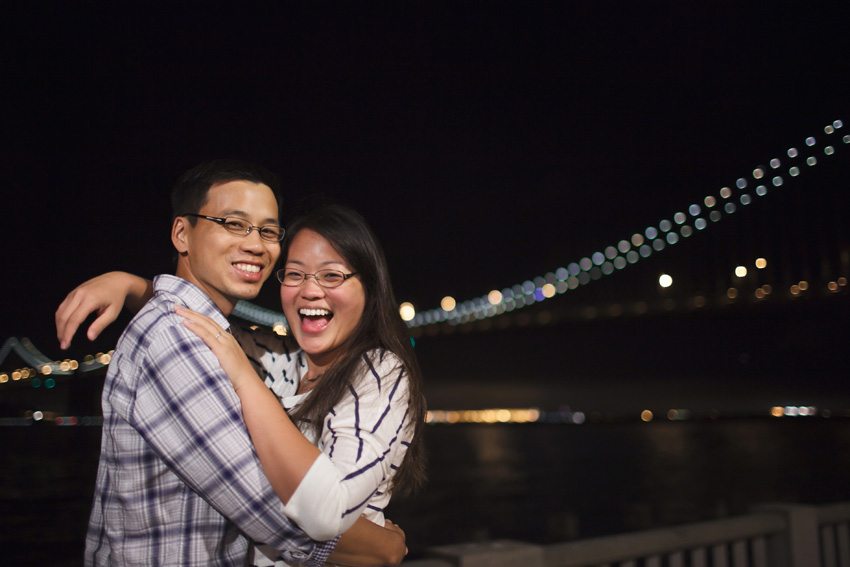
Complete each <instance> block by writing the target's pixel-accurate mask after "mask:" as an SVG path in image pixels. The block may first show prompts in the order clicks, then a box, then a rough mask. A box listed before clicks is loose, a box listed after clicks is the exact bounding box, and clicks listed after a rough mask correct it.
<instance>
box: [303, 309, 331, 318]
mask: <svg viewBox="0 0 850 567" xmlns="http://www.w3.org/2000/svg"><path fill="white" fill-rule="evenodd" d="M298 313H299V314H301V315H304V316H305V317H321V316H323V315H330V314H331V312H330V311H328V310H327V309H299V310H298Z"/></svg>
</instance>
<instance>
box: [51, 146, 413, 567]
mask: <svg viewBox="0 0 850 567" xmlns="http://www.w3.org/2000/svg"><path fill="white" fill-rule="evenodd" d="M172 206H173V213H174V220H173V224H172V230H171V241H172V244H173V245H174V247H175V249H176V250H177V253H178V257H177V268H176V272H175V275H174V276H171V275H161V276H158V277H157V278H156V279H155V280H154V284H153V291H154V293H155V295H154V297H153V298H152V299H151V300H150V301H149V302H147V304H145V306H144V307H142V308H141V311H140V312H139V313H138V315H137V316H136V317H135V318H134V319H133V321H132V322H131V323H130V325H129V326H128V327H127V329H126V330H125V331H124V333H123V334H122V336H121V338H120V339H119V341H118V345H117V346H116V348H115V352H114V354H113V357H112V361H111V363H110V367H109V371H108V373H107V375H106V380H105V383H104V391H103V399H102V404H103V438H102V442H101V455H100V465H99V468H98V475H97V484H96V489H95V496H94V503H93V507H92V514H91V518H90V522H89V530H88V534H87V538H86V552H85V563H86V565H92V566H94V565H144V566H151V565H162V564H173V565H187V566H188V565H198V566H200V565H204V566H207V565H244V563H245V558H246V553H247V547H248V541H249V539H250V540H255V541H260V542H263V543H266V544H269V545H271V546H273V547H275V548H276V549H279V550H280V551H281V552H282V556H283V558H284V559H285V560H286V561H287V562H290V563H296V562H297V563H307V564H310V565H319V564H321V563H324V561H325V560H326V559H327V558H328V555H329V553H330V552H331V551H332V550H333V547H334V543H335V540H331V541H330V542H327V543H324V544H317V543H316V542H314V541H312V540H310V538H309V537H308V536H307V535H306V534H305V533H303V532H302V531H301V530H300V529H299V528H298V527H297V526H296V525H295V524H294V523H293V522H292V521H291V520H290V519H289V518H288V517H287V516H286V515H285V514H284V513H283V508H284V507H283V506H282V505H281V502H280V500H279V499H278V498H277V496H276V495H275V493H274V491H273V489H272V488H271V486H270V484H269V482H268V480H267V479H266V477H265V475H264V474H263V471H262V468H261V466H260V463H259V460H258V459H257V456H256V453H255V451H254V449H253V446H252V445H251V441H250V438H249V436H248V433H247V430H246V428H245V426H244V423H243V421H242V418H241V412H240V404H239V399H238V398H237V397H236V394H235V393H234V392H233V388H232V387H231V385H230V381H229V380H228V378H227V376H226V375H225V374H224V372H223V371H222V370H221V368H220V366H219V364H218V361H217V360H216V358H215V356H214V355H213V354H212V353H211V352H210V350H209V349H208V348H207V347H206V345H204V343H203V342H202V341H201V340H200V339H198V338H197V336H196V335H194V334H193V333H192V332H190V331H188V330H187V329H186V328H185V327H184V324H183V319H182V318H181V317H179V316H178V315H176V314H175V312H174V306H175V305H183V306H185V307H188V308H189V309H192V310H194V311H197V312H199V313H202V314H205V315H207V316H209V317H211V318H213V319H214V320H215V321H216V322H217V323H218V324H219V325H221V327H222V328H223V329H225V330H228V331H229V330H230V325H229V323H228V321H227V318H226V317H227V316H228V315H230V313H231V312H232V310H233V308H234V306H235V305H236V302H237V301H239V300H240V299H253V298H254V297H256V295H257V293H258V292H259V291H260V288H261V286H262V284H263V282H265V280H266V279H267V278H268V276H269V275H270V274H271V273H272V270H273V268H274V265H275V263H276V262H277V259H278V256H279V254H280V239H281V238H282V236H283V229H282V228H281V227H280V225H279V220H278V219H279V199H278V195H277V187H276V182H275V180H274V176H272V175H271V174H270V173H268V172H266V171H265V170H263V169H262V168H259V167H256V166H252V165H248V164H244V163H240V162H234V161H217V162H210V163H206V164H201V165H199V166H197V167H195V168H193V169H192V170H190V171H188V172H187V173H185V174H184V175H183V176H182V177H181V178H180V180H179V181H178V182H177V184H176V186H175V188H174V191H173V194H172ZM140 295H145V294H144V293H141V294H140ZM63 307H66V308H67V306H66V305H65V304H63ZM62 310H63V308H62V307H60V312H61V311H62ZM59 320H60V315H59V313H57V322H58V321H59ZM66 322H67V320H66ZM78 323H79V322H77V323H76V324H78ZM90 333H91V330H90ZM66 344H67V341H63V346H66ZM322 458H326V457H324V456H319V459H322ZM313 470H314V469H312V468H311V469H310V470H308V471H307V472H306V474H305V476H304V478H303V479H302V484H303V485H305V486H306V485H309V483H310V476H311V474H312V473H313ZM311 497H312V495H311V494H309V491H296V494H294V495H293V497H292V498H291V499H290V501H289V503H287V505H292V506H297V507H298V508H299V509H309V507H310V505H311ZM296 498H299V501H298V502H297V503H296V502H294V500H295V499H296ZM365 524H370V522H367V521H365V520H362V521H361V528H360V529H361V532H358V533H362V529H371V528H368V527H363V526H365ZM377 529H379V530H382V531H385V532H387V533H391V532H390V530H384V528H377ZM375 534H376V532H370V535H369V538H373V539H369V538H367V539H368V541H369V542H370V545H373V544H372V543H371V542H378V541H379V540H380V538H383V537H385V535H384V534H379V535H378V536H375ZM374 537H377V538H378V539H374ZM363 541H366V540H362V541H360V542H358V543H363ZM402 541H403V540H402ZM384 543H387V540H380V543H377V545H383V544H384ZM395 543H397V542H395ZM401 545H402V547H403V543H402V544H401ZM353 549H354V548H352V553H354V551H353ZM356 549H361V548H359V547H358V548H356ZM343 551H344V550H343ZM347 559H349V560H351V559H354V560H357V557H356V556H352V555H348V556H347Z"/></svg>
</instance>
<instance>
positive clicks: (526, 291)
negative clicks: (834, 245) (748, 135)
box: [399, 120, 850, 328]
mask: <svg viewBox="0 0 850 567" xmlns="http://www.w3.org/2000/svg"><path fill="white" fill-rule="evenodd" d="M843 125H844V124H843V122H842V121H841V120H836V121H834V122H833V123H832V124H830V125H828V126H826V127H824V129H823V130H824V134H825V135H826V136H827V137H828V138H827V141H828V142H832V136H833V135H834V134H836V132H837V131H838V130H840V129H841V128H842V127H843ZM840 142H841V143H843V144H845V145H846V144H850V135H844V136H843V137H842V138H840ZM837 143H838V140H836V141H835V142H832V143H827V144H825V145H824V146H823V150H822V151H821V150H818V149H817V145H818V141H817V139H816V138H815V137H813V136H810V137H808V138H806V140H805V147H804V148H802V149H798V148H796V147H790V148H788V150H787V151H786V155H787V157H788V163H786V164H783V160H782V159H779V158H773V159H771V160H770V162H769V166H758V167H756V168H755V169H753V171H752V174H751V178H746V177H741V178H739V179H737V180H736V182H735V184H734V188H732V187H722V188H721V189H720V191H719V194H718V196H715V195H708V196H706V197H705V198H704V199H703V200H702V203H701V204H700V203H693V204H691V205H689V206H688V207H687V208H685V209H684V210H682V211H680V212H677V213H675V214H674V215H673V216H672V221H671V220H669V219H663V220H661V221H660V222H658V223H657V224H656V225H651V226H648V227H647V228H646V229H645V230H644V231H643V233H635V234H633V235H632V236H631V237H629V238H627V239H623V240H620V241H619V242H617V243H616V244H612V245H610V246H607V247H606V248H604V249H603V250H600V251H596V252H593V253H592V254H590V255H588V256H585V257H583V258H581V259H579V260H578V261H576V262H571V263H569V264H567V265H566V267H560V268H558V269H557V270H555V271H554V272H548V273H546V274H545V275H543V276H537V277H535V278H532V279H529V280H526V281H524V282H523V283H521V284H516V285H514V286H511V287H506V288H504V289H502V290H501V291H500V290H497V289H494V290H492V291H490V292H489V293H487V294H486V295H483V296H481V297H475V298H473V299H469V300H466V301H463V302H458V301H456V300H455V299H454V298H452V297H445V298H443V301H442V302H441V304H440V307H437V308H434V309H429V310H427V311H422V312H417V311H416V309H415V307H414V306H413V305H412V304H411V303H408V302H405V303H403V304H402V305H401V306H400V309H399V312H400V313H401V317H402V319H404V320H405V321H406V322H407V326H408V327H409V328H417V327H425V326H428V325H435V324H440V323H448V324H450V325H463V324H464V323H469V322H473V321H477V320H481V319H487V318H490V317H495V316H498V315H502V314H505V313H509V312H511V311H515V310H517V309H521V308H523V307H528V306H530V305H534V304H536V303H540V302H542V301H545V300H547V299H551V298H553V297H555V296H557V295H560V294H563V293H566V292H567V291H570V290H574V289H577V288H578V287H580V286H583V285H587V284H588V283H590V282H592V281H595V280H598V279H600V278H602V277H604V276H609V275H611V274H613V273H615V272H617V271H619V270H622V269H624V268H626V267H628V266H629V265H632V264H635V263H637V262H639V261H640V260H643V259H646V258H649V257H650V256H651V255H653V254H655V253H658V252H661V251H662V250H664V249H665V248H667V247H668V246H673V245H675V244H677V243H679V242H681V241H682V239H686V238H688V237H690V236H691V235H693V234H695V232H696V231H702V230H705V229H707V228H708V227H709V226H711V224H714V223H718V222H720V221H721V220H722V219H723V218H724V217H728V216H730V215H733V214H734V213H735V212H736V211H738V208H739V206H741V207H745V206H747V205H750V204H752V203H753V202H754V201H755V199H756V198H758V197H764V196H766V195H767V194H768V193H769V192H771V191H772V190H775V189H778V188H780V187H782V186H783V185H784V184H785V182H786V177H785V175H787V176H789V177H792V178H794V177H797V176H799V175H800V173H802V171H803V164H805V166H808V167H809V168H811V167H814V166H815V165H817V164H818V163H819V156H818V154H819V153H822V155H823V156H824V158H828V157H830V156H832V155H834V154H835V151H836V148H835V145H833V144H837ZM804 154H808V155H805V156H804ZM786 168H787V169H786ZM736 189H737V192H736Z"/></svg>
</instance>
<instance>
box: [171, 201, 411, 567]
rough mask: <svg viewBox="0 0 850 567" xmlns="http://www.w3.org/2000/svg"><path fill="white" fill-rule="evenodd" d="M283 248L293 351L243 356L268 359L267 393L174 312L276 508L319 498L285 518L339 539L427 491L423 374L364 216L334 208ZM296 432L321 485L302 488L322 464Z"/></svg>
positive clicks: (318, 213) (209, 336)
mask: <svg viewBox="0 0 850 567" xmlns="http://www.w3.org/2000/svg"><path fill="white" fill-rule="evenodd" d="M282 250H283V255H282V259H283V268H282V269H281V270H279V271H278V279H279V280H280V281H281V283H282V285H281V303H282V306H283V311H284V314H285V315H286V318H287V321H288V322H289V327H290V330H291V334H292V337H293V338H294V339H295V341H296V342H297V344H298V347H300V350H292V351H291V352H290V353H289V356H285V355H282V354H281V353H269V352H266V351H265V350H264V348H260V349H258V350H257V351H256V352H251V353H249V354H251V355H252V357H254V358H262V357H264V356H265V357H266V358H269V359H274V360H276V361H277V364H276V366H275V365H274V364H268V363H267V364H266V365H265V366H266V367H267V369H268V367H269V366H273V367H274V372H275V373H276V374H277V376H276V378H279V379H276V380H275V381H274V384H273V385H272V386H271V388H272V390H274V394H272V392H271V391H270V389H269V388H268V387H266V385H264V383H263V381H262V380H261V379H259V377H258V375H257V373H256V371H255V369H254V367H253V366H252V364H251V362H250V361H249V360H248V358H247V356H246V354H245V352H243V350H242V348H240V346H239V344H238V343H237V342H236V340H235V339H234V338H233V337H232V336H230V335H228V334H227V333H222V330H221V328H220V327H218V326H217V325H216V324H215V323H214V322H213V321H212V320H210V319H207V318H205V317H203V316H201V315H199V314H197V313H194V312H191V311H188V310H185V309H179V308H178V313H179V314H181V315H183V316H184V317H186V320H187V321H186V325H187V327H189V328H190V329H192V330H193V331H195V332H196V333H197V334H198V336H199V337H200V338H201V339H203V340H204V341H205V342H206V343H207V344H208V345H209V346H210V348H211V349H212V351H213V352H214V353H215V354H216V356H217V357H218V358H219V361H220V362H221V364H222V368H223V369H224V370H225V372H227V374H228V376H229V377H230V379H231V380H232V382H233V385H234V388H235V390H236V392H237V394H238V396H239V398H240V401H241V403H242V408H243V417H244V419H245V423H246V425H247V427H248V430H249V432H250V434H251V438H252V441H253V442H254V445H255V447H256V449H257V454H258V455H259V457H260V461H261V463H262V465H263V468H264V471H265V472H266V474H267V476H268V477H269V480H270V481H271V483H272V486H273V487H274V488H275V491H276V493H277V494H278V496H279V497H280V498H281V500H282V501H283V502H284V503H287V502H289V500H290V498H291V497H292V495H293V493H294V492H295V490H296V488H299V489H301V490H322V491H323V492H322V494H325V495H326V505H323V506H321V507H320V509H313V510H309V511H300V510H290V509H289V508H285V511H286V513H287V514H290V513H292V514H294V515H295V516H297V517H294V518H293V519H295V520H296V521H298V522H299V523H301V522H319V523H328V524H331V525H333V524H334V523H336V524H337V525H338V530H337V533H341V532H343V531H345V530H346V529H347V528H348V527H350V526H351V524H352V523H353V522H354V521H355V520H356V519H357V518H358V517H359V516H360V515H361V514H364V515H366V516H367V517H368V518H369V519H371V520H372V521H374V522H376V523H378V524H380V525H383V523H384V518H383V512H382V510H383V508H384V507H385V506H386V504H387V503H388V502H389V499H390V496H391V494H404V493H408V492H411V491H412V490H415V489H416V488H418V487H420V486H421V485H422V483H423V481H424V459H423V448H422V440H421V428H422V425H423V423H424V418H425V415H424V414H425V401H424V396H423V393H422V383H421V376H420V372H419V368H418V364H417V362H416V359H415V355H414V353H413V349H412V346H411V343H410V340H409V338H408V336H407V329H406V327H405V325H404V323H403V322H402V321H401V319H400V317H399V316H398V311H397V307H396V305H397V304H396V302H395V298H394V294H393V291H392V287H391V284H390V279H389V273H388V270H387V266H386V260H385V258H384V255H383V252H382V251H381V247H380V245H379V244H378V242H377V240H376V239H375V237H374V234H373V233H372V231H371V230H370V229H369V227H368V225H367V224H366V222H365V221H364V220H363V218H362V217H361V216H360V215H358V214H357V213H356V212H354V211H353V210H351V209H348V208H346V207H342V206H339V205H327V206H323V207H320V208H318V209H316V210H314V211H313V212H312V213H310V214H308V215H307V216H305V217H302V218H300V219H298V220H296V221H295V222H294V223H292V225H291V226H290V227H289V228H288V229H287V234H286V238H285V239H284V242H283V246H282ZM246 348H248V350H251V348H252V345H246ZM287 348H288V347H287V345H286V344H283V345H281V349H280V350H281V351H283V352H286V350H287ZM267 362H268V361H267ZM275 395H276V396H277V397H276V396H275ZM278 397H279V398H280V399H281V401H283V404H284V405H285V406H286V408H287V410H288V412H289V416H287V414H286V412H284V410H283V407H282V406H281V403H280V401H279V400H278ZM296 426H297V429H296ZM299 429H300V431H299ZM302 432H303V434H304V436H306V437H307V438H308V439H309V441H310V442H312V443H315V444H316V445H317V446H318V449H319V450H321V451H322V452H324V453H325V454H326V455H328V456H329V457H330V461H331V462H332V463H333V465H334V466H333V469H334V470H327V471H322V472H323V474H322V475H320V478H321V479H322V483H321V486H310V487H306V486H303V485H301V486H299V481H300V480H301V477H303V475H304V473H305V472H306V470H307V469H309V468H310V467H311V466H314V463H319V462H320V461H316V454H315V453H314V452H313V451H317V450H316V449H315V448H314V447H313V446H312V445H310V446H309V447H306V446H305V445H306V444H307V443H306V441H305V440H304V437H303V436H302V435H301V433H302ZM321 462H325V461H321ZM317 466H318V465H317ZM323 515H324V517H322V516H323ZM264 552H265V553H264ZM273 559H274V554H273V553H272V552H271V551H270V550H267V549H264V548H263V546H259V547H258V548H257V553H256V555H255V561H256V562H255V563H254V564H256V565H272V564H274V562H273Z"/></svg>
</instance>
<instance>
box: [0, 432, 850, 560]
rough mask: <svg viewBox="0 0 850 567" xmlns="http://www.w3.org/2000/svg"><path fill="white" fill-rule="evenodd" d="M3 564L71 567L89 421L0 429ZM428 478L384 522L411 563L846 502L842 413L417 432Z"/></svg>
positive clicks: (847, 437) (88, 479) (89, 463)
mask: <svg viewBox="0 0 850 567" xmlns="http://www.w3.org/2000/svg"><path fill="white" fill-rule="evenodd" d="M0 435H1V436H2V440H3V441H2V463H3V464H2V475H0V551H2V555H0V557H2V558H3V561H2V563H3V564H4V565H24V564H39V565H79V564H80V556H81V553H82V540H83V534H84V531H85V525H86V521H87V518H88V509H89V505H90V501H91V494H92V485H93V482H94V475H95V471H96V467H97V452H98V446H99V438H100V429H99V428H97V427H79V426H78V427H55V426H52V425H47V424H38V425H35V426H31V427H0ZM426 436H427V437H426V441H427V445H428V448H429V453H430V466H429V469H430V477H431V478H430V482H429V486H428V488H427V490H426V491H425V492H424V493H423V494H422V495H421V496H418V497H416V498H413V499H409V500H407V501H401V502H397V503H395V504H393V505H392V507H391V509H390V510H388V517H389V518H390V519H392V520H393V521H396V522H397V523H399V524H401V525H402V527H403V528H404V529H405V531H406V532H407V536H408V542H409V544H410V548H411V556H412V557H417V556H420V555H421V554H422V552H423V549H424V548H425V547H427V546H431V545H438V544H444V543H453V542H461V541H473V540H480V539H486V538H513V539H519V540H524V541H532V542H541V543H545V542H552V541H562V540H566V539H571V538H576V537H582V538H583V537H591V536H595V535H603V534H609V533H618V532H623V531H628V530H636V529H645V528H651V527H657V526H664V525H671V524H678V523H686V522H694V521H701V520H706V519H713V518H722V517H727V516H731V515H737V514H742V513H746V512H747V511H748V510H749V508H750V507H751V506H753V505H755V504H759V503H763V502H775V501H783V502H801V503H828V502H837V501H845V500H850V482H848V480H847V471H848V470H850V419H823V418H797V419H792V418H783V419H750V420H719V421H714V422H710V421H703V422H653V423H648V424H644V423H636V422H629V423H602V424H599V423H597V424H585V425H581V426H575V425H557V424H522V425H452V426H448V425H434V426H429V427H428V428H426Z"/></svg>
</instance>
